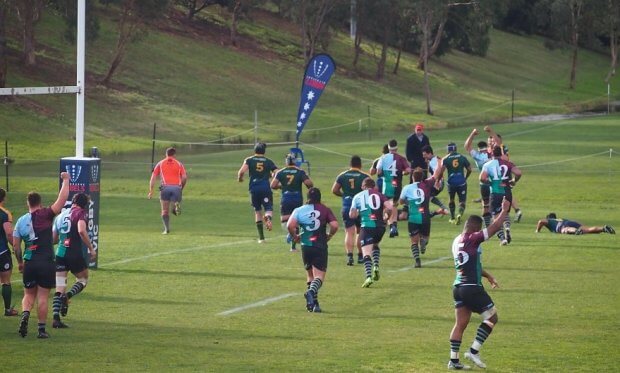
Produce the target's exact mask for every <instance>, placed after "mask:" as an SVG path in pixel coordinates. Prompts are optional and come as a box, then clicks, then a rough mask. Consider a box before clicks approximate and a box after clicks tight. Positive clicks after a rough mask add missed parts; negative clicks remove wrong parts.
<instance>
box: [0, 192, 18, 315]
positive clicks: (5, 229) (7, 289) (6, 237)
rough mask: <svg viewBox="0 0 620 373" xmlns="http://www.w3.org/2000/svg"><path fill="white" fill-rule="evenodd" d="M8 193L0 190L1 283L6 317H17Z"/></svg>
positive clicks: (11, 220)
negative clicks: (12, 285)
mask: <svg viewBox="0 0 620 373" xmlns="http://www.w3.org/2000/svg"><path fill="white" fill-rule="evenodd" d="M5 197H6V191H5V190H4V189H2V188H0V282H1V283H2V299H3V300H4V316H17V311H16V310H14V309H13V307H11V297H12V293H13V289H12V287H11V273H13V259H12V258H11V250H10V248H9V242H10V243H11V246H13V216H12V215H11V212H10V211H9V210H7V209H6V208H5V207H4V199H5Z"/></svg>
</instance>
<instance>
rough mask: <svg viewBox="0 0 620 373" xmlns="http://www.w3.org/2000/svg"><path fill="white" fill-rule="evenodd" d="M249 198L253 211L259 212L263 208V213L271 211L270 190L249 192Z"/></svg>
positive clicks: (271, 196) (271, 194)
mask: <svg viewBox="0 0 620 373" xmlns="http://www.w3.org/2000/svg"><path fill="white" fill-rule="evenodd" d="M250 198H251V200H252V207H254V211H261V210H262V209H263V208H264V209H265V211H273V193H272V192H271V190H269V191H268V192H267V191H256V192H250Z"/></svg>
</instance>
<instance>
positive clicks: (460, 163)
mask: <svg viewBox="0 0 620 373" xmlns="http://www.w3.org/2000/svg"><path fill="white" fill-rule="evenodd" d="M448 153H449V154H448V155H447V156H445V157H444V158H443V159H442V161H441V173H440V174H443V171H444V170H448V195H449V196H450V203H449V204H448V207H450V216H451V219H450V223H454V224H457V225H458V224H460V223H461V218H462V216H463V213H464V212H465V204H466V201H467V178H468V177H469V175H470V174H471V165H470V164H469V161H468V160H467V158H465V156H463V155H461V154H459V153H457V152H456V144H455V143H453V142H451V143H449V144H448ZM456 194H458V196H459V213H458V214H457V215H456V216H455V210H456V204H455V203H454V196H455V195H456Z"/></svg>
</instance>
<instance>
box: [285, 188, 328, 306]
mask: <svg viewBox="0 0 620 373" xmlns="http://www.w3.org/2000/svg"><path fill="white" fill-rule="evenodd" d="M328 227H329V232H327V231H326V229H327V228H328ZM287 229H288V232H289V233H290V234H291V236H292V237H293V240H294V241H295V242H300V243H301V258H302V260H303V262H304V268H305V269H306V280H307V282H306V284H307V286H308V291H306V292H305V293H304V297H305V298H306V309H307V310H308V312H321V307H320V306H319V300H318V296H319V289H320V288H321V286H323V281H325V273H326V272H327V258H328V255H327V242H328V241H329V240H330V239H331V238H332V237H334V234H336V231H337V230H338V220H336V216H334V213H333V212H332V210H330V209H329V208H328V207H327V206H325V205H323V204H322V203H321V191H320V190H319V188H310V189H309V190H308V202H306V204H305V205H303V206H301V207H298V208H296V209H295V210H293V213H292V214H291V217H290V218H289V219H288V223H287Z"/></svg>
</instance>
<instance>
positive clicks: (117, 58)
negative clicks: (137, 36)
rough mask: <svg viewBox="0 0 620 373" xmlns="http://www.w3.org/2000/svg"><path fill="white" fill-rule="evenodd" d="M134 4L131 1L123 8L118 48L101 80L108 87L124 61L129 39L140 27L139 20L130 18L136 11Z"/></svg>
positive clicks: (119, 26) (119, 25)
mask: <svg viewBox="0 0 620 373" xmlns="http://www.w3.org/2000/svg"><path fill="white" fill-rule="evenodd" d="M133 5H134V4H133V2H129V3H126V4H125V7H124V8H123V13H122V15H121V19H120V20H119V24H118V40H117V42H116V50H115V51H114V58H113V59H112V62H111V63H110V67H109V68H108V72H107V74H106V76H105V77H104V78H103V79H102V80H101V84H103V85H104V86H106V87H107V86H109V84H110V82H111V81H112V77H113V76H114V73H115V72H116V69H117V68H118V66H119V65H120V64H121V62H123V59H124V58H125V51H126V49H127V44H128V43H129V40H131V37H132V36H133V34H134V32H135V31H136V29H137V27H138V23H137V21H136V20H134V21H133V22H132V20H131V19H130V18H131V14H132V12H133V11H134V8H133Z"/></svg>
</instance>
